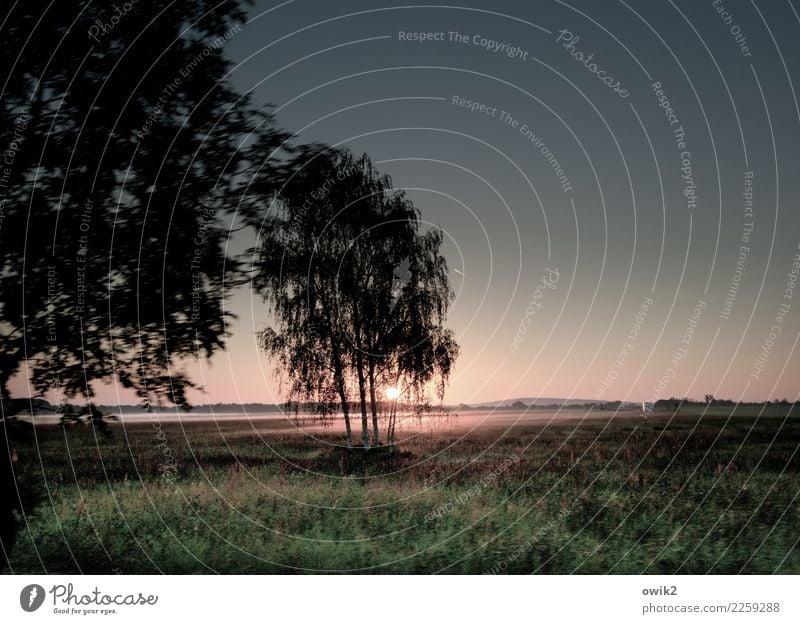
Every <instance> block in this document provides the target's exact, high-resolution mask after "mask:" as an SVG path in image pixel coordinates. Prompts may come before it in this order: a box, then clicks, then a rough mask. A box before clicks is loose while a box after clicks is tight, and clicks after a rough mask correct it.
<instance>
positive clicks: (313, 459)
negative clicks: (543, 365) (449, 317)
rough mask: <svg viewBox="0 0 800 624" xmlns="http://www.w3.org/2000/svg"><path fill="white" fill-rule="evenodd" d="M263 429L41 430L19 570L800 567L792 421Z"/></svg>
mask: <svg viewBox="0 0 800 624" xmlns="http://www.w3.org/2000/svg"><path fill="white" fill-rule="evenodd" d="M248 427H249V426H248V425H247V424H246V423H242V422H239V423H235V422H229V423H225V424H220V425H219V426H217V425H216V424H215V423H211V422H209V423H199V424H193V425H191V427H189V426H186V427H185V428H184V427H182V426H181V425H179V424H162V425H161V426H160V430H161V432H162V433H161V434H160V435H161V437H160V438H159V437H157V435H156V434H157V433H158V431H157V430H156V429H154V428H153V426H151V425H149V424H140V425H126V426H125V427H124V428H123V427H122V425H119V424H118V425H114V426H113V431H114V433H113V436H112V438H110V439H108V440H106V439H102V438H101V439H99V440H96V439H95V436H94V435H93V432H92V431H91V430H87V429H73V430H70V431H69V432H68V433H67V434H66V435H65V434H64V433H62V432H61V431H60V430H58V429H57V428H51V427H46V426H37V429H36V436H35V439H32V440H30V441H27V442H25V443H23V444H21V445H18V448H17V451H18V454H19V457H20V459H19V462H18V464H17V467H18V470H19V474H20V481H21V483H22V486H23V491H24V492H26V493H27V495H29V496H30V495H32V494H35V495H36V496H37V497H38V503H37V504H36V505H33V503H32V501H29V502H28V503H27V504H26V506H27V507H28V511H27V512H26V514H25V524H24V526H23V528H22V530H21V531H20V533H19V536H18V540H17V544H16V546H15V549H14V550H13V552H12V554H11V557H10V566H9V571H12V572H15V573H28V574H38V573H42V572H48V573H76V572H84V573H125V574H134V573H138V574H149V573H158V572H167V573H210V572H219V573H302V572H309V571H336V572H342V571H358V572H364V573H433V572H446V573H483V572H490V573H558V574H567V573H573V572H575V573H606V572H613V573H674V572H679V573H687V574H688V573H691V574H702V573H706V572H713V573H737V572H743V573H773V572H776V573H794V574H797V573H800V549H799V548H798V539H800V529H798V527H800V503H799V501H798V492H800V478H799V477H798V465H800V464H799V462H798V457H797V455H796V454H795V453H796V451H797V449H798V446H799V445H800V421H798V420H796V419H794V418H793V417H789V418H787V419H784V418H783V417H782V416H779V415H770V416H768V417H762V418H760V419H758V420H757V419H755V418H753V417H750V416H744V417H736V418H733V419H730V420H728V418H727V416H724V415H722V416H720V415H715V416H710V417H703V418H698V417H697V416H696V415H691V414H683V415H678V416H677V417H675V418H672V419H671V418H669V417H668V416H659V415H657V416H656V417H654V418H650V419H649V420H647V421H644V420H641V419H619V420H613V421H604V420H595V421H586V422H583V423H578V422H577V421H572V422H566V423H561V424H558V425H550V426H544V425H542V426H529V427H525V428H520V429H515V430H514V432H513V434H511V433H509V434H505V435H504V434H503V431H502V430H482V431H480V432H478V433H473V434H470V435H469V436H467V437H465V438H463V439H461V438H459V437H458V436H457V435H454V434H447V435H445V434H440V435H426V436H420V437H417V438H415V439H413V440H409V441H407V442H404V443H403V444H402V445H401V446H400V447H399V448H398V449H396V451H395V452H393V453H390V452H388V451H385V450H384V451H379V452H373V453H369V454H365V453H363V452H362V451H350V452H347V451H344V450H342V449H341V448H338V447H336V446H332V444H339V443H340V442H341V440H340V437H339V436H338V435H336V434H334V433H323V434H321V435H320V437H319V439H317V440H313V439H309V438H306V437H303V436H302V435H300V434H285V433H270V434H268V435H265V436H264V437H263V439H262V438H261V437H259V436H258V435H255V434H253V433H252V432H251V431H250V430H249V428H248ZM326 443H331V444H326ZM165 449H169V450H168V453H169V455H165V452H164V451H165ZM168 456H171V457H173V458H174V464H170V465H168V466H165V457H168Z"/></svg>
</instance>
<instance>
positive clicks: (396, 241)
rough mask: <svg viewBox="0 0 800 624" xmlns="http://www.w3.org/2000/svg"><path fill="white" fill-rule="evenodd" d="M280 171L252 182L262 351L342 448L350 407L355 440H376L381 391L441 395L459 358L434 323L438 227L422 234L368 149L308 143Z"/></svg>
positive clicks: (441, 296)
mask: <svg viewBox="0 0 800 624" xmlns="http://www.w3.org/2000/svg"><path fill="white" fill-rule="evenodd" d="M288 172H289V174H288V176H287V177H286V178H285V179H284V180H282V181H281V184H280V185H279V186H277V187H276V186H275V185H274V184H273V181H272V180H266V181H261V180H258V179H255V180H254V181H253V184H252V187H251V190H252V198H254V202H253V203H252V204H251V212H250V214H251V219H252V223H253V225H254V226H255V227H256V228H257V229H258V231H259V245H258V247H257V248H256V249H255V250H254V262H255V266H254V283H255V285H256V288H257V290H258V291H259V292H260V293H261V294H262V295H263V296H264V298H265V300H266V301H267V302H268V303H269V304H270V308H271V311H272V318H271V319H270V320H271V325H270V326H268V327H267V328H266V329H265V330H264V331H263V332H262V333H261V336H260V337H261V342H262V346H263V347H264V349H265V351H266V352H267V353H268V354H270V355H271V356H272V357H273V358H274V359H275V361H276V363H277V365H278V366H277V371H278V374H279V376H280V378H281V379H282V381H283V382H284V383H285V384H286V387H287V390H288V393H289V395H290V397H292V399H293V400H295V401H299V400H303V401H310V402H311V403H312V404H313V405H314V406H316V409H317V410H318V411H319V412H320V413H322V414H323V416H328V415H330V414H331V413H332V411H333V410H334V409H336V408H337V407H338V409H340V410H341V412H342V414H343V417H344V422H345V431H346V436H347V444H348V446H352V444H353V433H352V424H351V418H350V416H351V406H352V405H353V404H355V405H356V406H357V408H358V410H359V413H360V416H361V443H362V445H363V446H364V447H369V446H371V445H379V444H380V433H379V416H380V412H381V409H382V408H383V407H384V401H382V400H380V398H379V392H380V390H379V389H380V388H381V387H386V386H387V385H389V384H391V385H392V387H395V388H401V389H402V390H401V391H402V393H403V395H404V398H406V399H413V400H414V401H419V400H420V399H421V398H422V397H423V396H424V395H425V394H426V391H427V385H428V384H429V383H431V382H433V381H434V380H436V381H437V382H438V385H437V391H438V394H439V395H440V396H441V395H442V394H443V391H444V386H445V384H446V382H447V378H448V376H449V374H450V370H451V368H452V364H453V362H454V360H455V357H456V356H457V352H458V348H457V345H456V344H455V340H454V338H453V336H452V332H450V331H449V330H447V329H445V328H444V326H443V323H444V320H445V317H446V313H447V308H448V306H449V303H450V301H451V300H452V290H451V289H450V285H449V280H448V275H447V263H446V261H445V260H444V258H443V257H442V256H441V254H440V253H439V249H440V247H441V244H442V234H441V232H439V231H436V230H431V231H428V232H420V221H419V214H418V212H417V210H416V209H415V208H414V206H413V205H412V204H411V202H410V201H408V199H407V198H406V197H405V195H404V194H403V193H402V192H398V191H395V190H394V189H393V188H392V183H391V180H390V179H389V178H388V177H387V176H384V175H381V174H379V173H378V172H377V171H376V170H375V168H374V167H373V165H372V163H371V161H370V159H369V158H368V157H367V156H366V155H363V156H361V157H360V158H358V159H356V158H354V157H353V156H352V155H351V154H350V153H349V152H348V151H347V150H342V149H331V148H325V147H320V146H315V147H313V148H308V149H307V150H305V151H304V153H302V154H299V155H298V156H297V160H296V161H295V163H294V165H293V166H291V167H289V169H288ZM334 399H335V401H334ZM370 416H371V423H370ZM370 424H371V427H370ZM390 426H391V425H390ZM370 429H371V432H370Z"/></svg>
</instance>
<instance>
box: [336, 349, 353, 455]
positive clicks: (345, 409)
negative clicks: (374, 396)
mask: <svg viewBox="0 0 800 624" xmlns="http://www.w3.org/2000/svg"><path fill="white" fill-rule="evenodd" d="M333 369H334V376H335V377H336V390H337V391H338V392H339V401H340V402H341V404H342V414H344V429H345V433H346V434H347V448H352V446H353V431H352V429H351V427H350V405H348V403H347V390H346V389H345V386H344V372H343V367H342V359H341V354H340V353H339V349H338V348H336V346H335V345H334V346H333Z"/></svg>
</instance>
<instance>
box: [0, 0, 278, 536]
mask: <svg viewBox="0 0 800 624" xmlns="http://www.w3.org/2000/svg"><path fill="white" fill-rule="evenodd" d="M6 4H7V5H8V6H7V7H6V11H4V15H3V20H2V21H0V36H2V40H3V45H2V46H0V76H2V81H3V82H2V97H0V118H1V120H0V151H2V154H0V163H2V164H0V261H1V262H2V271H0V398H2V401H1V402H0V408H1V409H2V415H3V420H2V422H0V424H1V425H2V426H3V427H4V428H6V427H7V426H11V425H12V424H14V423H13V422H11V421H9V420H8V418H9V417H12V416H13V414H14V413H17V412H19V411H20V409H19V406H18V405H16V404H15V403H14V401H13V400H12V399H11V398H10V397H9V396H8V382H9V380H10V379H11V378H12V377H13V376H14V375H15V374H16V373H18V372H19V371H20V369H21V363H22V362H26V363H27V365H26V369H25V370H26V372H29V373H30V377H31V381H32V384H33V386H34V388H35V389H36V391H37V392H40V393H44V392H46V391H53V392H55V393H56V395H57V399H56V401H57V403H59V404H61V405H62V406H63V402H64V400H65V399H67V398H69V397H74V396H84V397H86V398H87V399H91V397H92V396H93V394H94V391H93V387H92V383H93V382H95V381H97V380H110V379H114V378H117V379H119V381H120V382H121V383H122V385H123V386H125V387H126V388H131V389H133V390H134V391H135V392H136V394H137V395H138V396H139V397H141V398H142V399H143V401H145V402H146V403H147V404H150V403H151V402H153V401H157V402H162V401H170V402H174V403H175V404H177V405H180V406H182V407H187V406H188V403H187V398H186V390H187V388H189V387H191V386H192V385H193V382H192V380H191V379H189V377H188V376H187V374H186V373H185V371H184V369H183V368H182V361H183V360H184V359H185V358H187V357H201V356H205V357H208V356H210V355H211V354H213V353H214V352H215V351H217V350H218V349H220V348H222V347H223V346H224V341H225V337H226V332H225V323H226V316H227V313H226V312H225V311H224V307H223V302H224V300H225V298H226V297H227V296H228V294H229V292H230V289H231V287H232V286H233V285H235V284H236V283H237V282H238V281H240V280H242V279H243V276H242V273H241V266H240V264H239V262H238V261H237V260H236V259H234V258H231V257H228V256H226V253H225V247H224V245H225V238H226V232H227V227H228V225H229V224H228V223H227V221H228V220H229V218H228V215H229V213H231V212H232V211H233V210H235V208H236V206H237V201H238V200H237V195H236V190H237V186H238V185H239V184H240V183H241V181H242V180H244V179H246V178H247V173H248V170H249V168H250V167H251V166H258V167H259V169H260V171H261V175H262V176H265V175H268V172H269V171H270V168H271V166H272V162H273V161H272V160H268V161H265V162H261V161H259V162H258V163H255V164H254V163H251V162H249V161H248V160H247V156H248V151H247V149H242V142H243V140H245V137H247V139H246V140H247V142H248V144H254V145H258V146H259V149H260V150H261V152H260V153H266V151H267V150H268V148H269V147H273V148H276V147H278V146H279V145H280V144H281V143H282V141H283V140H284V138H285V137H284V135H283V134H281V133H280V132H278V131H276V130H275V128H274V125H273V124H272V123H271V121H270V119H269V118H268V117H265V116H264V114H262V113H259V112H257V111H256V110H255V109H253V108H252V107H251V105H250V103H249V101H248V99H247V98H244V97H241V96H240V95H239V94H238V93H237V92H236V91H235V90H234V89H233V88H232V87H231V85H230V84H229V82H228V79H227V73H228V71H229V69H230V64H229V62H228V61H227V60H226V58H225V56H224V54H223V51H224V46H225V43H226V41H227V40H228V39H230V38H231V37H233V36H235V35H236V33H237V32H238V30H239V29H240V26H239V24H240V23H241V22H242V21H243V20H244V18H245V13H244V12H243V10H242V2H239V1H238V0H228V1H225V0H223V1H222V2H220V1H218V0H192V1H189V0H151V1H150V2H147V3H144V2H139V3H129V4H125V5H124V7H123V8H125V9H126V10H124V11H123V10H121V9H120V8H119V7H120V6H123V5H122V3H119V4H113V3H107V2H49V1H45V0H27V1H25V2H16V3H6ZM65 409H66V408H65ZM88 409H89V414H88V418H89V420H90V421H91V422H93V423H94V424H95V426H98V427H101V428H102V426H103V425H102V423H103V420H102V415H101V414H100V412H99V411H98V410H97V409H96V408H94V407H93V406H91V405H90V406H89V408H88ZM6 447H7V448H6ZM9 449H10V446H8V445H4V448H2V449H0V455H2V456H3V457H0V460H2V461H0V468H2V469H3V474H2V479H3V483H4V485H3V500H2V501H0V503H2V505H4V509H5V508H6V507H5V505H6V504H7V503H8V504H10V502H9V501H7V500H6V498H7V496H6V493H7V489H8V488H7V487H6V485H5V482H6V481H7V474H8V470H7V469H8V467H9V466H10V464H9V462H7V461H6V459H7V458H6V457H5V456H6V455H8V453H9ZM11 502H13V501H11ZM6 521H7V517H5V516H4V517H3V518H2V522H3V523H5V522H6ZM3 527H4V528H3V531H2V532H3V548H7V546H6V540H7V539H8V538H7V537H6V530H5V524H3Z"/></svg>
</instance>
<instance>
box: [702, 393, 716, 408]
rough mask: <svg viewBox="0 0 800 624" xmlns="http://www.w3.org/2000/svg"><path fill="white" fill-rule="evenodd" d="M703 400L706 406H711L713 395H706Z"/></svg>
mask: <svg viewBox="0 0 800 624" xmlns="http://www.w3.org/2000/svg"><path fill="white" fill-rule="evenodd" d="M703 400H704V401H705V402H706V403H707V404H708V405H711V404H712V403H713V402H714V395H713V394H707V395H705V397H703Z"/></svg>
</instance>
